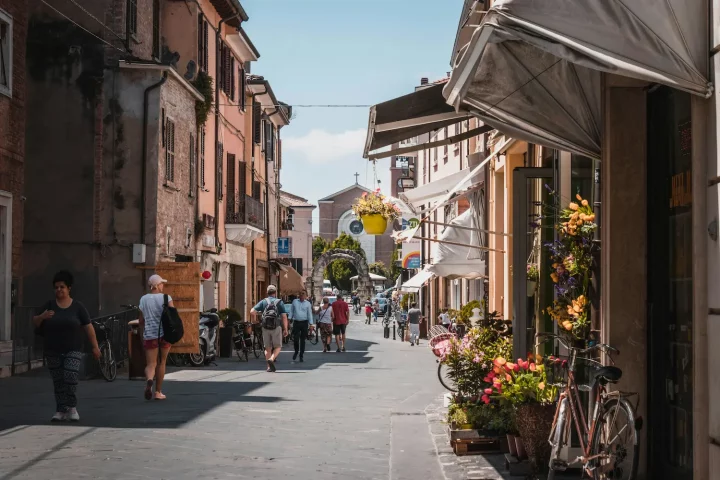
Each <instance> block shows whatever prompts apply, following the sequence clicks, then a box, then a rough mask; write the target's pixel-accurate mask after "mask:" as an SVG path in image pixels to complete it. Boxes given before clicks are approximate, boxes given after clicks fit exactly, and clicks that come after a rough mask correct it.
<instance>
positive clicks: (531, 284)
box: [527, 280, 537, 297]
mask: <svg viewBox="0 0 720 480" xmlns="http://www.w3.org/2000/svg"><path fill="white" fill-rule="evenodd" d="M536 288H537V281H536V280H528V281H527V296H528V297H532V296H533V295H535V289H536Z"/></svg>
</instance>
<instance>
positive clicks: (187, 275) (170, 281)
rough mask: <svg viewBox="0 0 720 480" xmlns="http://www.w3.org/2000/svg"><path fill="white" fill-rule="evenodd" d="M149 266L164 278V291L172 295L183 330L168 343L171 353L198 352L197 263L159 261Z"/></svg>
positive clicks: (198, 276) (198, 299)
mask: <svg viewBox="0 0 720 480" xmlns="http://www.w3.org/2000/svg"><path fill="white" fill-rule="evenodd" d="M145 268H149V269H152V270H153V271H154V273H157V274H158V275H160V276H161V277H162V278H164V279H166V280H167V283H166V284H165V290H164V293H167V294H168V295H170V297H172V301H173V305H175V308H177V310H178V313H179V314H180V318H181V319H182V322H183V329H184V331H185V333H184V335H183V338H182V339H181V340H180V341H179V342H178V343H176V344H174V345H173V346H172V350H171V351H172V352H173V353H198V352H199V346H200V338H199V332H200V324H199V323H200V322H199V321H200V264H199V263H181V262H160V263H158V264H157V265H155V266H154V267H145Z"/></svg>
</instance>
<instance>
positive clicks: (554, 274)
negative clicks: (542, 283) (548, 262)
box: [550, 273, 558, 283]
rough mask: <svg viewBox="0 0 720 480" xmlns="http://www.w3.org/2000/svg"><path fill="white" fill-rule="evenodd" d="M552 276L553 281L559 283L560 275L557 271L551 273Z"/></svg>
mask: <svg viewBox="0 0 720 480" xmlns="http://www.w3.org/2000/svg"><path fill="white" fill-rule="evenodd" d="M550 278H552V281H553V282H555V283H557V282H558V276H557V273H551V274H550Z"/></svg>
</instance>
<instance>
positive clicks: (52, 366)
mask: <svg viewBox="0 0 720 480" xmlns="http://www.w3.org/2000/svg"><path fill="white" fill-rule="evenodd" d="M72 285H73V276H72V274H71V273H70V272H67V271H64V270H63V271H61V272H58V273H56V274H55V277H53V287H54V288H55V299H54V300H50V301H48V302H47V303H46V304H45V305H43V307H42V308H41V309H40V310H41V311H42V313H41V314H39V315H36V316H35V317H33V323H34V324H35V328H36V331H37V333H38V334H39V335H42V336H43V337H45V363H46V364H47V366H48V369H49V370H50V375H51V376H52V380H53V388H54V390H55V404H56V408H55V415H53V417H52V419H51V421H53V422H62V421H65V420H70V421H71V422H78V421H80V415H79V414H78V411H77V396H76V392H77V385H78V376H79V372H80V363H81V362H82V358H83V356H82V342H83V337H82V336H83V330H84V333H85V335H87V338H88V340H89V341H90V345H91V346H92V354H93V356H94V357H95V358H96V359H97V358H100V348H98V343H97V338H95V330H94V329H93V327H92V324H91V323H90V315H89V314H88V311H87V309H86V308H85V307H84V306H83V304H82V303H80V302H78V301H76V300H73V298H72V297H71V296H70V290H71V289H72Z"/></svg>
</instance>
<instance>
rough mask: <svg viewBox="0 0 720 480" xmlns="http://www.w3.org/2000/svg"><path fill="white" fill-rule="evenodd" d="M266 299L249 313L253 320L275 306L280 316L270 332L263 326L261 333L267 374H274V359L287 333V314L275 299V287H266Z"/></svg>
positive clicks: (280, 301)
mask: <svg viewBox="0 0 720 480" xmlns="http://www.w3.org/2000/svg"><path fill="white" fill-rule="evenodd" d="M267 295H268V296H267V298H266V299H264V300H260V302H258V304H257V305H255V306H254V307H253V309H252V311H251V312H250V314H251V315H252V316H253V318H256V317H257V316H258V315H262V314H264V313H265V310H266V309H267V307H268V306H269V305H270V304H273V305H274V306H275V311H276V312H277V314H278V315H280V318H278V319H277V321H276V326H275V328H273V329H272V330H270V329H268V328H266V327H265V325H263V329H262V333H263V342H264V343H265V360H267V364H268V368H267V371H268V372H274V371H275V359H276V358H277V357H278V355H280V350H282V339H283V337H286V336H287V334H288V331H287V324H288V321H287V314H286V313H285V305H284V304H283V302H282V300H280V299H279V298H276V296H277V287H275V285H269V286H268V287H267ZM260 322H261V323H263V320H262V317H261V320H260Z"/></svg>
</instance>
